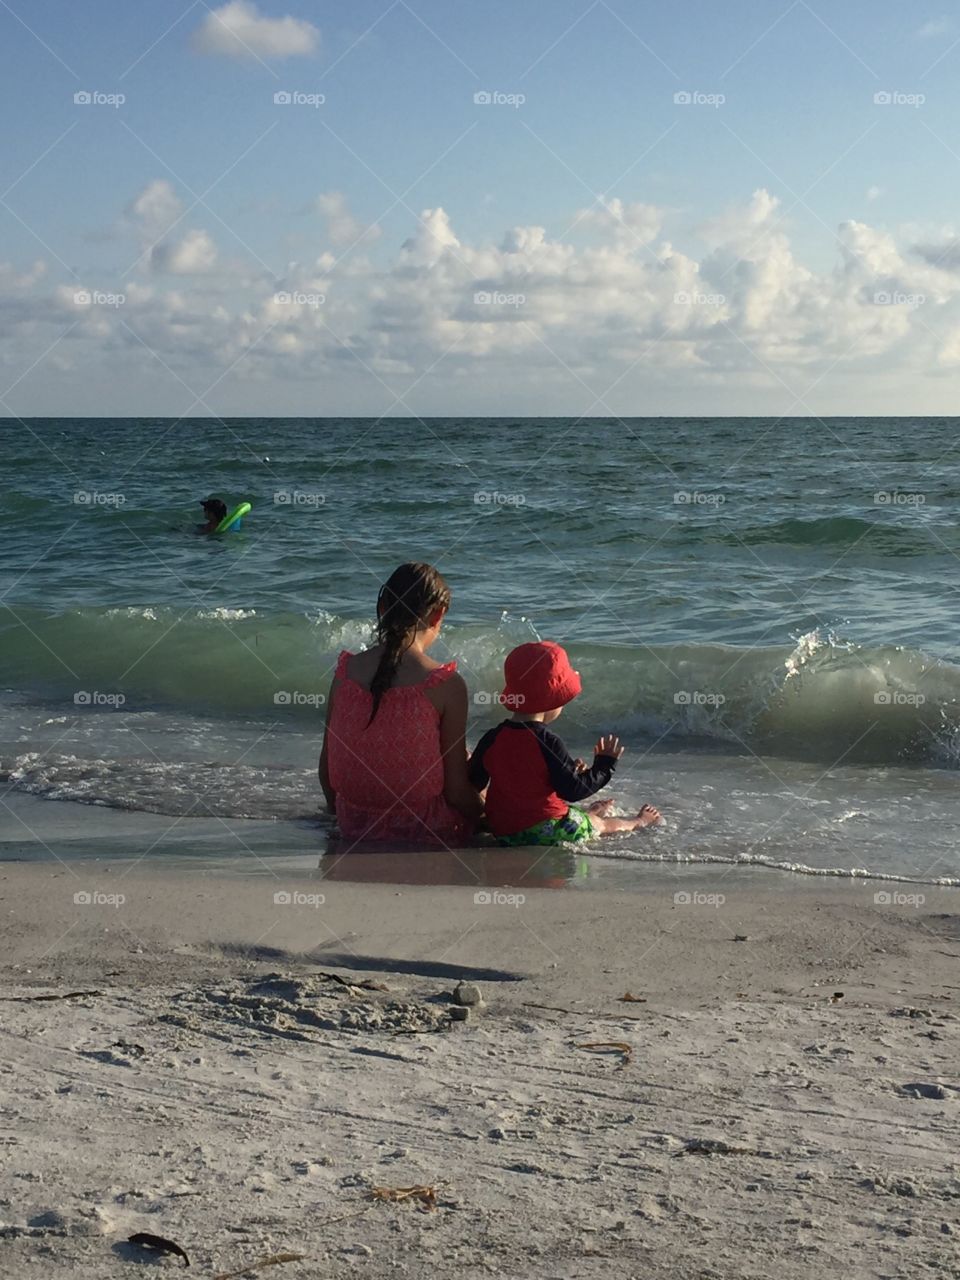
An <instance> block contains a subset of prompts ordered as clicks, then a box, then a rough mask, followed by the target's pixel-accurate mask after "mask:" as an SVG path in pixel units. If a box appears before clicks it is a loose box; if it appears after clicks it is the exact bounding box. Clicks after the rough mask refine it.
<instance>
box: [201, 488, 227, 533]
mask: <svg viewBox="0 0 960 1280" xmlns="http://www.w3.org/2000/svg"><path fill="white" fill-rule="evenodd" d="M200 505H201V507H203V514H204V515H205V516H206V517H207V523H206V524H198V525H197V530H196V531H197V533H216V532H217V529H218V527H219V525H220V521H221V520H222V519H223V518H224V516H226V514H227V504H226V503H225V502H224V501H223V500H222V499H221V498H215V497H213V496H212V495H211V497H209V498H204V500H203V501H202V502H201V503H200Z"/></svg>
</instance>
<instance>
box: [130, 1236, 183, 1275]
mask: <svg viewBox="0 0 960 1280" xmlns="http://www.w3.org/2000/svg"><path fill="white" fill-rule="evenodd" d="M127 1243H128V1244H138V1245H140V1246H141V1247H142V1248H144V1249H156V1250H157V1252H158V1253H173V1254H176V1256H177V1257H178V1258H182V1259H183V1260H184V1262H185V1263H186V1264H187V1266H188V1267H189V1265H190V1259H189V1258H188V1257H187V1255H186V1252H185V1251H184V1250H183V1249H181V1248H180V1246H179V1245H178V1244H177V1243H176V1242H175V1241H173V1240H168V1239H167V1238H166V1237H165V1236H155V1235H152V1234H151V1233H150V1232H149V1231H138V1232H136V1233H135V1234H134V1235H132V1236H128V1238H127Z"/></svg>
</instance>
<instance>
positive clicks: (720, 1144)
mask: <svg viewBox="0 0 960 1280" xmlns="http://www.w3.org/2000/svg"><path fill="white" fill-rule="evenodd" d="M756 1154H757V1153H756V1151H753V1150H751V1148H750V1147H734V1146H732V1145H731V1144H730V1143H729V1142H724V1140H723V1139H722V1138H693V1139H691V1141H690V1142H688V1143H687V1144H686V1145H685V1146H684V1147H683V1148H682V1149H681V1150H680V1151H677V1152H676V1153H675V1154H674V1159H676V1158H677V1156H755V1155H756Z"/></svg>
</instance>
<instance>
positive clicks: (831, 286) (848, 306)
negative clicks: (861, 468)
mask: <svg viewBox="0 0 960 1280" xmlns="http://www.w3.org/2000/svg"><path fill="white" fill-rule="evenodd" d="M612 204H613V202H611V204H610V206H604V207H603V208H602V209H600V210H592V211H591V215H595V216H592V217H591V219H590V223H589V225H590V232H591V234H590V235H589V237H586V238H583V239H581V238H580V237H579V236H577V234H576V231H575V229H574V228H571V231H570V233H569V234H568V233H567V232H566V230H562V231H561V234H560V235H559V236H557V235H556V233H554V234H551V231H550V230H549V229H548V228H546V227H544V226H538V225H519V226H514V227H511V228H509V229H507V230H506V231H505V232H504V233H503V234H502V235H500V236H499V237H498V238H494V239H483V240H473V239H467V238H465V237H463V236H462V235H461V234H458V232H457V230H456V228H455V226H454V223H453V221H452V219H451V217H450V215H449V213H448V212H447V211H446V210H445V209H443V208H442V207H439V206H436V207H433V208H430V209H425V210H424V211H423V213H422V214H421V215H420V217H419V219H417V221H416V223H415V225H414V226H413V227H412V229H411V234H410V236H409V237H408V238H407V239H406V240H404V241H403V243H402V244H401V245H400V246H399V248H395V249H394V250H393V251H392V253H391V252H388V251H383V250H381V251H380V252H378V254H377V256H376V258H375V257H374V256H373V255H372V254H370V255H368V254H361V253H359V252H348V253H346V254H344V255H343V258H342V261H341V259H340V256H339V255H338V254H337V253H336V252H334V251H332V250H328V251H325V252H324V253H322V254H321V255H320V256H319V257H317V258H316V259H315V260H314V261H312V262H305V263H302V264H301V263H291V264H289V265H288V267H287V268H286V270H285V273H284V276H283V280H282V283H281V282H277V281H274V280H272V279H271V280H268V279H266V278H264V277H263V276H262V275H259V274H258V273H257V272H256V271H250V272H249V273H248V275H247V277H246V278H245V279H241V276H240V274H239V272H238V270H237V268H236V264H231V263H230V262H222V261H221V260H220V259H219V257H218V254H217V248H216V245H215V244H214V242H213V241H212V240H211V238H210V236H209V235H208V234H207V233H206V232H205V231H202V230H198V229H192V230H190V229H188V230H184V231H183V232H182V233H181V234H179V235H174V234H173V233H170V234H168V235H167V236H165V237H163V238H161V239H160V241H159V243H157V242H154V244H153V245H152V246H151V251H150V252H149V255H148V260H149V265H150V267H151V268H152V271H153V275H152V276H151V278H150V280H149V282H148V283H145V284H141V285H137V286H134V285H133V284H132V283H131V284H130V287H129V288H128V289H127V290H126V292H127V293H128V295H129V296H128V300H127V303H126V305H125V309H124V310H123V311H122V314H119V315H118V314H117V313H116V312H114V311H110V310H108V309H103V308H101V309H97V308H95V307H91V308H89V309H87V310H86V311H85V313H84V315H83V318H82V322H81V323H79V324H78V325H76V326H75V327H74V328H73V329H72V330H71V335H70V337H69V340H65V341H67V342H68V348H67V349H68V351H69V350H70V349H72V348H71V346H70V345H69V344H73V343H76V342H84V343H86V344H88V347H89V359H88V360H87V361H86V366H89V368H90V369H91V370H92V369H95V368H97V367H98V364H99V365H101V366H103V367H110V365H111V361H112V360H115V359H116V352H117V350H118V349H120V350H122V351H123V353H124V357H125V359H126V361H127V363H128V366H129V367H130V368H131V370H132V371H135V370H136V369H138V368H139V367H140V362H141V360H142V359H145V358H146V353H145V352H144V351H143V348H142V347H140V346H139V343H137V342H136V341H135V339H133V337H132V335H131V333H130V332H128V331H127V330H125V329H124V325H123V324H121V320H122V321H124V322H125V323H126V324H127V325H128V326H129V328H131V329H133V330H134V331H135V332H136V333H137V334H138V335H139V336H140V338H141V339H142V341H143V342H144V343H146V344H147V345H148V346H149V347H150V348H152V349H153V350H155V351H157V352H158V353H162V355H163V359H164V361H165V362H166V363H168V364H170V365H171V367H173V368H177V369H180V370H181V371H182V373H183V376H184V377H185V379H186V380H187V381H188V382H191V383H192V379H193V377H196V378H197V379H199V380H203V381H205V382H209V381H210V380H211V379H212V377H213V376H215V374H216V372H217V370H220V369H223V368H226V367H228V366H229V365H230V363H231V361H233V360H238V361H239V363H238V365H237V368H236V370H235V372H234V374H233V375H232V377H231V381H232V382H238V381H239V382H241V383H242V384H243V385H247V386H250V387H255V386H257V385H260V384H262V386H263V387H264V388H265V389H266V388H273V389H274V390H275V391H280V390H283V392H284V394H286V395H291V394H293V393H292V392H291V391H290V388H292V387H295V386H300V387H301V388H302V395H303V396H304V401H303V403H304V406H306V405H307V404H309V403H312V401H311V400H310V398H309V391H308V388H309V386H310V385H311V384H315V382H316V380H317V379H322V380H323V384H324V386H325V387H328V388H330V389H331V394H334V393H336V392H337V389H339V390H340V392H341V393H342V396H343V399H342V400H341V401H340V402H338V410H337V411H339V409H340V406H344V407H347V408H350V407H352V409H353V411H355V412H366V411H372V412H381V411H383V410H384V409H386V408H387V406H388V403H389V394H388V391H387V390H386V388H385V387H384V383H386V384H387V386H388V387H393V386H396V388H397V390H398V391H403V390H404V389H405V387H406V386H407V385H408V384H410V383H413V382H415V381H417V380H418V379H421V377H422V375H424V374H425V372H426V371H429V373H428V376H427V377H424V378H423V379H422V381H421V382H419V383H418V385H419V387H420V390H419V393H418V394H420V395H434V396H436V397H437V399H436V400H434V401H432V402H431V406H432V408H433V409H434V411H439V412H446V411H448V410H452V411H458V412H484V411H485V410H489V406H490V405H491V404H492V403H495V402H496V397H497V396H506V395H508V394H510V395H511V396H514V397H515V398H516V402H517V403H524V404H526V405H528V406H529V410H530V411H533V412H559V413H566V412H575V413H581V412H583V413H589V412H594V413H602V412H605V411H607V410H608V409H609V411H612V412H616V413H628V412H637V411H638V408H637V406H638V405H643V406H644V407H645V408H647V409H648V411H650V406H652V405H653V404H655V403H659V404H660V406H661V408H662V406H663V404H664V402H666V403H667V404H668V405H670V406H672V411H675V412H677V411H679V412H687V411H689V412H696V411H698V406H699V405H700V404H701V401H698V399H697V397H702V398H703V400H702V403H705V404H713V403H719V402H716V401H715V400H713V399H711V397H715V396H716V395H717V394H721V393H722V394H723V395H725V396H727V397H728V399H727V400H725V401H724V402H723V408H724V410H725V411H727V412H731V411H736V412H750V411H757V410H758V408H759V404H760V403H761V402H759V401H758V400H757V397H758V396H760V395H763V396H766V397H767V398H768V399H767V400H766V401H763V402H762V403H763V406H764V408H763V409H760V410H759V411H765V409H766V406H767V404H769V406H770V408H771V410H772V411H774V412H790V411H793V412H800V411H802V408H803V405H802V404H799V405H798V404H797V403H796V402H795V401H794V400H793V399H792V398H791V392H790V390H789V388H795V389H796V391H797V392H798V393H799V394H801V395H803V394H804V392H805V389H806V388H807V387H808V386H809V385H810V384H811V383H816V384H817V386H818V388H819V390H818V392H817V394H818V395H827V394H828V392H829V393H830V394H832V393H833V392H832V389H833V388H834V387H835V386H836V385H837V383H838V381H839V380H842V379H844V378H850V379H851V380H852V382H851V385H855V386H857V387H859V388H860V390H861V393H862V394H864V395H866V394H870V395H876V394H877V390H876V389H877V388H878V386H879V385H880V384H881V383H883V384H884V385H886V386H889V387H892V388H894V389H895V391H896V393H897V394H899V395H900V396H901V397H902V399H901V400H900V402H899V407H900V410H901V411H904V401H905V400H906V399H907V398H908V397H911V396H912V397H913V402H914V403H913V407H914V408H917V409H919V408H920V407H921V405H922V406H923V407H924V408H926V409H928V410H929V411H933V409H934V407H935V406H936V407H939V408H940V410H941V411H943V410H944V409H945V408H946V406H947V397H948V393H949V386H948V383H949V381H950V379H949V377H947V376H946V375H948V374H950V372H951V370H953V369H955V368H957V367H960V249H958V248H957V241H956V239H955V237H954V235H953V233H952V230H951V229H950V228H946V227H943V228H941V227H937V228H933V229H929V228H928V229H926V230H924V229H922V228H916V229H913V230H912V231H911V232H903V231H901V233H900V234H899V236H895V235H893V234H891V233H890V232H888V231H886V230H881V229H879V228H877V227H873V226H871V225H870V224H869V223H866V222H863V221H859V220H850V221H848V222H845V223H843V224H842V225H841V226H840V227H839V228H838V229H837V232H836V242H835V244H834V245H833V246H832V247H833V248H834V250H835V259H834V265H833V266H832V267H829V268H826V269H824V268H819V269H817V270H813V269H812V268H811V267H809V266H808V265H806V264H805V263H804V262H802V261H800V260H799V259H798V257H797V256H796V253H795V250H794V246H793V244H792V242H791V237H790V227H789V223H788V220H787V219H786V218H785V217H784V215H783V212H782V210H781V209H780V208H779V207H778V204H777V201H776V199H775V198H774V197H773V196H772V195H771V194H770V193H769V192H767V191H765V190H760V191H757V192H755V193H754V194H753V196H752V197H751V198H750V199H749V200H747V201H745V202H744V203H743V204H742V205H740V206H737V207H734V208H731V209H728V210H726V211H725V212H723V213H722V214H721V215H720V216H718V217H716V218H714V219H711V220H708V221H706V222H705V223H704V225H703V226H702V227H701V228H699V234H700V236H701V237H702V239H703V242H704V243H705V247H704V248H702V249H700V250H695V249H694V248H693V247H689V248H684V247H681V246H680V245H678V244H675V243H673V242H672V241H670V240H667V239H666V238H664V237H663V236H662V235H661V233H660V232H659V230H658V229H657V228H659V226H660V223H661V222H662V221H664V220H666V219H667V217H668V215H667V213H666V212H664V211H660V210H655V209H653V208H652V206H645V205H635V206H630V205H621V206H619V207H617V208H615V209H614V208H612V207H611V206H612ZM315 207H316V209H317V211H318V212H320V213H322V214H323V216H324V217H326V218H327V220H328V223H329V224H330V233H331V239H333V240H336V239H341V240H344V239H347V236H348V231H350V232H353V231H355V229H356V228H357V227H360V228H361V229H362V224H360V223H359V222H358V221H357V220H356V219H355V218H354V216H353V214H351V212H350V210H349V207H348V204H347V201H346V199H345V198H344V196H343V194H342V193H340V192H327V193H324V194H323V195H322V196H321V197H319V198H318V201H317V203H316V206H315ZM180 208H181V206H180V202H179V200H178V198H177V196H176V192H175V191H174V190H173V188H172V187H171V186H170V185H169V184H164V183H151V184H150V185H149V186H148V187H146V188H145V189H144V191H142V192H141V193H140V194H139V196H138V197H137V198H136V199H135V200H134V201H133V203H132V205H131V206H130V211H131V212H130V215H129V216H130V217H131V219H133V220H134V221H135V222H136V221H137V220H139V225H141V226H142V227H144V228H146V227H149V228H151V229H153V228H155V227H157V226H160V225H162V224H163V223H165V222H167V223H168V222H169V220H170V218H171V216H179V215H178V210H179V209H180ZM628 220H629V221H631V222H632V223H633V226H634V227H635V228H636V230H637V234H636V235H633V234H630V235H625V234H624V223H625V222H626V221H628ZM568 223H569V219H563V220H561V221H560V226H561V228H565V227H566V226H567V224H568ZM124 265H125V264H124ZM35 272H36V268H34V269H32V271H31V272H30V273H26V274H25V273H23V272H22V271H19V270H18V269H17V268H16V267H12V268H7V269H3V268H0V331H2V333H3V335H4V337H5V339H9V338H10V337H11V335H16V336H17V339H18V341H19V342H20V343H21V344H22V347H23V350H24V353H25V354H28V353H29V352H30V351H33V352H34V355H39V354H40V353H41V352H42V350H43V347H42V345H41V343H42V341H44V336H43V334H42V333H38V327H39V326H41V325H43V324H56V325H58V326H61V327H62V324H63V319H64V316H65V315H66V314H68V313H69V312H70V309H71V305H72V304H71V290H72V283H66V284H65V283H62V277H61V278H60V280H59V281H57V282H54V283H53V284H50V285H48V284H47V283H46V281H45V280H43V279H41V278H40V277H39V276H37V275H36V274H35ZM174 278H176V279H175V283H176V288H175V289H172V288H171V287H170V285H171V283H173V279H174ZM24 281H32V283H28V287H23V282H24ZM18 282H19V283H18ZM57 283H60V284H61V292H60V293H57V292H56V285H57ZM87 283H88V286H89V287H91V288H92V287H96V286H99V287H104V286H105V284H106V282H105V281H91V282H87ZM283 295H286V298H284V296H283ZM5 345H7V347H8V349H9V343H6V344H5ZM248 348H251V350H250V351H249V353H248V354H245V353H247V349H248ZM25 363H29V360H26V361H25ZM86 366H85V367H86ZM126 367H127V366H125V368H126ZM129 376H133V372H131V373H130V375H129ZM621 379H622V381H621ZM885 380H886V381H885ZM101 382H102V383H104V384H106V385H112V380H111V379H103V378H101ZM821 384H822V385H821ZM611 386H614V387H615V388H616V389H615V391H613V392H611V393H610V394H609V395H608V394H607V389H608V388H610V387H611ZM931 387H932V388H934V389H933V390H930V391H925V390H924V388H928V389H929V388H931ZM657 395H659V396H660V397H662V398H661V400H660V401H657V400H656V399H655V397H656V396H657ZM924 395H927V396H928V398H927V399H926V400H924V399H923V397H924ZM385 396H386V397H387V400H386V402H385V400H384V397H385ZM938 396H939V397H940V399H939V400H937V399H936V397H938ZM264 397H265V399H264V403H268V399H267V392H266V390H264ZM651 397H654V398H651ZM331 403H332V402H331ZM734 405H735V406H736V407H735V408H734ZM409 407H410V408H412V409H413V410H414V411H420V410H421V408H422V407H423V405H422V403H421V404H419V405H410V406H409ZM832 407H833V409H834V410H835V411H849V409H850V405H849V403H848V402H846V403H843V404H842V405H838V404H837V403H836V402H833V404H832ZM883 407H884V408H885V411H890V412H892V411H895V409H894V407H893V402H891V403H890V405H886V404H884V405H883ZM830 408H831V406H830V405H828V404H825V403H824V402H823V401H820V402H819V403H818V405H817V408H816V409H815V411H816V412H825V411H830ZM250 411H251V412H256V411H257V409H254V408H253V407H252V404H251V408H250ZM283 411H284V412H288V411H291V402H290V401H289V400H288V401H286V402H285V407H284V410H283ZM331 411H334V410H333V409H331ZM718 411H719V409H718Z"/></svg>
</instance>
